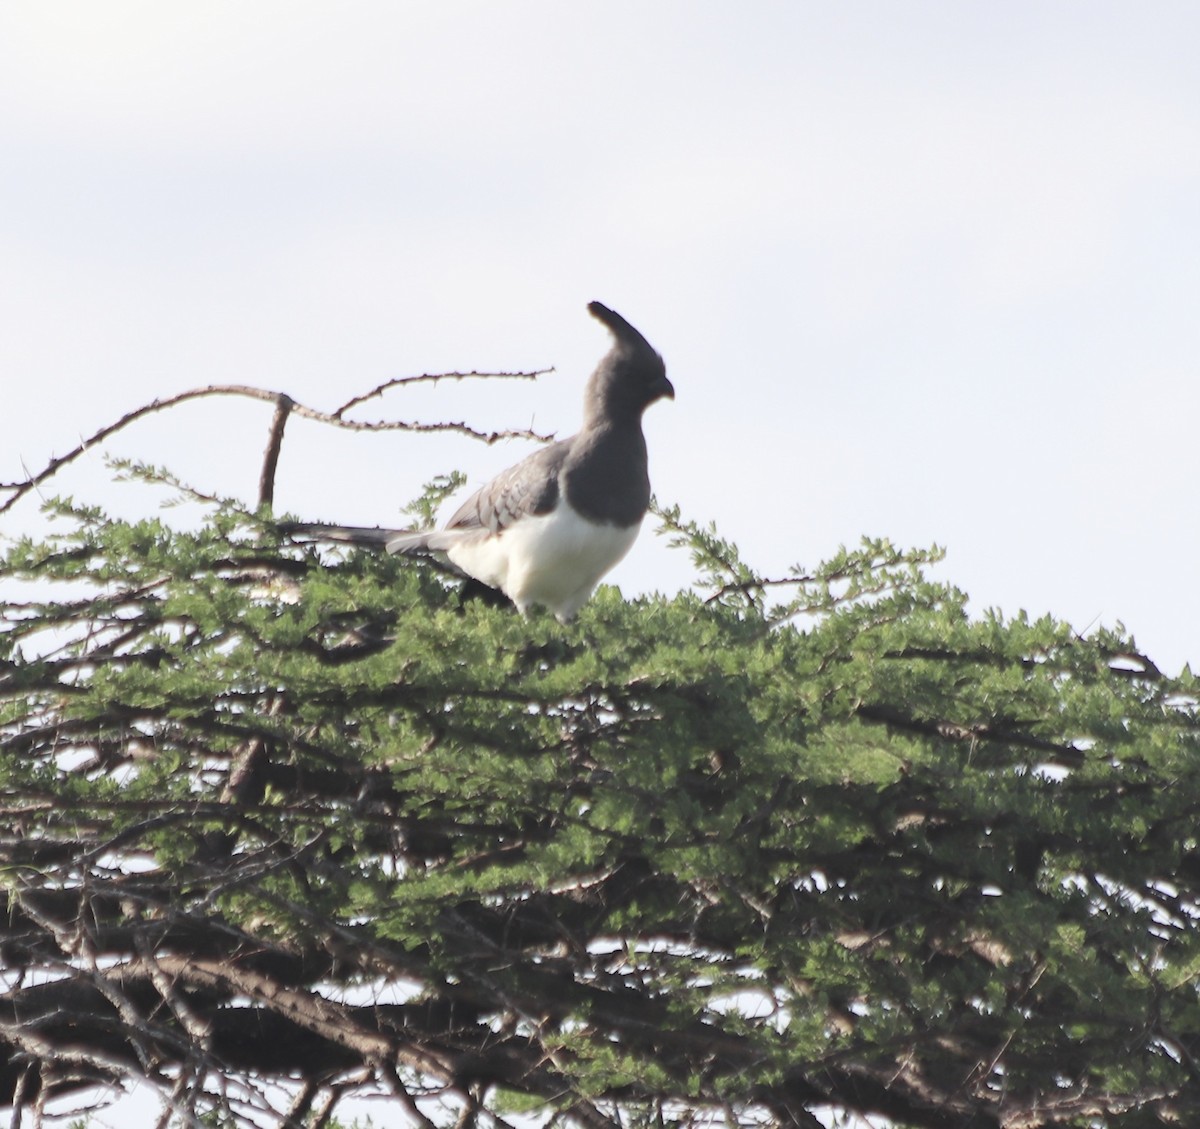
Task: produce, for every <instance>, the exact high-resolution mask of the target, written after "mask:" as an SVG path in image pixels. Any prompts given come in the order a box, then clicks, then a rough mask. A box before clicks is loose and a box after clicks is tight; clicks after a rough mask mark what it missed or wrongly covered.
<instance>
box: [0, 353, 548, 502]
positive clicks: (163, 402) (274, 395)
mask: <svg viewBox="0 0 1200 1129" xmlns="http://www.w3.org/2000/svg"><path fill="white" fill-rule="evenodd" d="M449 375H454V374H449ZM463 375H464V376H466V375H473V374H463ZM479 375H480V376H485V375H487V374H484V373H480V374H479ZM503 375H505V376H508V375H512V376H514V377H515V376H525V375H526V374H507V373H506V374H503ZM536 375H537V374H536V373H530V374H528V376H529V378H530V379H532V378H533V377H534V376H536ZM412 379H414V380H416V379H421V380H433V379H436V377H434V376H432V375H430V376H422V377H420V378H412ZM389 383H394V382H389ZM383 387H385V386H384V385H380V388H381V389H382V388H383ZM372 394H374V393H372ZM368 395H371V394H368ZM206 396H244V397H246V398H248V399H251V400H261V401H263V402H265V403H273V404H276V405H277V406H279V405H281V404H282V403H283V401H287V403H288V404H289V405H290V408H289V410H288V413H287V414H292V413H294V414H295V415H298V416H301V417H302V418H304V419H310V420H313V421H314V422H316V423H324V424H329V425H330V426H332V427H340V428H344V429H346V430H348V431H371V432H382V431H412V432H438V431H450V432H455V433H457V434H459V435H466V436H468V437H470V438H472V439H478V440H480V441H481V442H483V443H487V444H489V445H490V444H492V443H496V442H498V441H499V440H501V439H531V440H533V441H535V442H538V443H546V442H549V440H550V439H552V438H553V436H550V435H543V434H541V433H539V432H536V431H532V430H530V429H528V428H515V429H506V430H500V431H479V430H477V429H476V428H473V427H470V426H468V425H467V424H465V423H462V422H446V423H413V422H411V421H409V420H374V421H364V420H347V419H343V418H342V416H341V415H340V414H339V413H340V412H343V411H345V410H346V408H347V407H348V406H350V404H352V403H354V401H350V402H348V403H347V404H346V405H343V406H342V408H340V409H338V412H322V411H318V410H317V409H316V408H310V407H307V406H306V405H304V404H301V403H298V402H297V401H295V400H292V399H291V398H290V397H288V396H286V394H285V393H282V392H274V391H271V390H270V389H266V388H255V387H254V386H253V385H249V384H211V385H208V386H207V387H205V388H192V389H189V390H188V391H186V392H180V393H178V394H177V395H174V396H167V397H165V398H163V399H156V400H151V401H150V403H148V404H143V405H142V406H141V407H140V408H135V409H134V410H133V411H130V412H126V413H125V414H124V415H123V416H121V417H120V418H119V419H117V420H116V421H114V422H113V423H110V424H108V425H107V426H105V427H102V428H100V430H99V431H96V432H94V433H93V434H92V435H90V436H89V437H88V438H87V439H84V440H83V441H82V442H81V443H79V444H78V446H76V447H73V448H72V449H71V450H70V451H68V452H67V453H66V454H65V455H59V456H58V457H56V458H53V459H51V460H50V461H49V462H48V463H47V464H46V465H45V466H44V467H43V468H42V469H41V470H40V471H38V472H37V473H36V474H33V475H30V476H29V477H28V478H27V479H25V481H23V482H2V483H0V490H6V491H9V492H10V496H9V498H8V499H7V500H5V501H4V502H3V503H2V504H0V514H2V513H5V512H7V511H8V510H10V509H12V507H13V506H14V505H16V503H17V502H18V501H19V500H20V499H21V498H23V497H24V496H25V495H26V494H28V493H29V492H30V491H31V490H34V489H36V488H37V487H38V486H40V485H41V484H42V483H43V482H45V481H46V480H47V479H49V478H52V477H53V476H54V475H55V474H57V473H58V472H59V471H60V470H62V468H63V467H65V466H67V465H68V464H70V463H72V462H74V461H75V460H76V459H77V458H79V456H80V455H82V454H83V453H84V452H85V451H88V450H89V449H91V448H92V447H95V446H96V445H97V444H99V443H102V442H104V441H105V440H106V439H108V438H109V437H110V436H112V435H115V434H116V433H117V432H118V431H120V430H122V429H123V428H125V427H128V426H129V425H130V424H131V423H134V422H136V421H137V420H140V419H142V418H144V417H145V416H148V415H152V414H153V413H155V412H161V411H163V410H165V409H167V408H173V407H176V406H178V405H179V404H184V403H187V402H188V401H190V400H198V399H201V398H203V397H206ZM366 398H368V397H364V399H366ZM287 414H285V415H284V417H283V420H280V419H279V413H278V411H277V414H276V423H275V424H273V425H272V437H273V438H274V434H275V429H276V427H278V429H279V431H280V436H282V426H283V422H284V421H286V418H287ZM277 458H278V452H276V460H277ZM268 470H269V471H270V477H271V478H272V479H273V477H274V465H273V464H272V463H271V450H270V445H269V446H268V451H267V461H266V462H264V467H263V481H264V482H265V481H266V480H267V477H268ZM260 493H261V488H260Z"/></svg>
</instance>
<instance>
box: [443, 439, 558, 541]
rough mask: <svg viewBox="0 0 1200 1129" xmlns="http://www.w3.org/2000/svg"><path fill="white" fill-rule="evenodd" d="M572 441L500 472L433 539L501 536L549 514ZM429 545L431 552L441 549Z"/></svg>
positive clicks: (552, 507)
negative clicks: (525, 520) (524, 520)
mask: <svg viewBox="0 0 1200 1129" xmlns="http://www.w3.org/2000/svg"><path fill="white" fill-rule="evenodd" d="M572 441H573V440H572V439H562V440H559V442H557V443H551V444H550V445H549V446H548V447H543V448H541V449H540V450H538V451H534V452H533V454H531V455H529V456H528V457H526V458H524V459H522V460H521V461H520V462H519V463H515V464H514V465H513V466H510V467H509V468H508V469H507V470H504V471H501V472H500V473H499V474H498V475H496V477H495V478H493V479H492V481H491V482H489V483H488V484H487V485H486V486H481V487H480V488H479V489H478V490H476V491H475V493H474V494H472V495H471V496H470V497H469V498H468V499H467V500H466V501H465V502H463V504H462V505H461V506H459V507H458V509H457V510H456V511H455V513H454V516H453V517H451V518H450V520H449V521H448V522H447V523H446V526H445V528H444V529H442V530H439V531H438V532H437V533H436V534H434V535H433V536H434V537H435V538H440V537H442V536H447V535H449V536H451V542H450V543H453V540H457V539H459V538H460V537H461V536H462V535H463V534H467V533H476V532H478V533H485V534H491V535H495V534H498V533H503V532H504V530H506V529H508V528H509V527H510V526H512V525H513V524H514V523H516V522H518V521H520V520H521V519H522V518H524V517H532V516H534V515H536V514H545V513H549V512H550V511H551V510H552V509H554V507H555V505H557V503H558V495H559V486H558V476H559V472H560V471H561V470H562V466H563V463H564V462H565V461H566V458H567V456H568V454H570V450H571V443H572ZM440 547H442V546H439V545H437V544H435V543H434V541H432V540H431V541H430V548H440Z"/></svg>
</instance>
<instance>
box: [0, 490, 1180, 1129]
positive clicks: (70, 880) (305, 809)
mask: <svg viewBox="0 0 1200 1129" xmlns="http://www.w3.org/2000/svg"><path fill="white" fill-rule="evenodd" d="M51 509H52V511H53V514H54V516H55V519H56V524H55V527H54V532H52V533H51V534H49V535H47V536H44V537H40V538H38V539H36V540H31V539H21V540H18V541H16V542H14V543H12V544H11V545H10V546H8V548H7V551H6V553H5V555H4V557H3V560H2V562H0V577H2V578H3V580H4V582H5V583H6V585H7V589H8V594H6V596H5V598H4V600H3V613H2V620H0V627H2V630H3V634H2V636H0V742H2V745H0V780H2V782H3V800H2V805H3V818H2V820H0V876H2V879H3V881H2V884H0V898H3V909H4V912H3V914H0V957H2V963H3V970H4V971H3V984H2V985H0V987H2V989H3V990H2V992H0V1045H2V1046H3V1049H4V1055H3V1059H2V1061H0V1104H7V1105H12V1106H14V1107H15V1108H16V1109H18V1110H20V1109H22V1108H29V1109H38V1110H43V1109H44V1110H45V1111H47V1112H53V1111H54V1109H56V1108H71V1106H72V1101H78V1099H79V1098H80V1096H81V1095H85V1094H91V1093H94V1092H96V1091H95V1087H96V1085H97V1084H102V1085H103V1086H107V1087H112V1086H116V1085H122V1084H129V1083H131V1082H132V1081H134V1080H143V1081H146V1082H148V1083H149V1084H151V1085H153V1086H155V1087H157V1088H159V1089H161V1091H162V1092H163V1093H164V1094H165V1095H167V1096H168V1099H169V1104H170V1109H171V1111H172V1116H174V1117H177V1118H178V1119H179V1123H180V1124H190V1123H194V1122H198V1120H199V1119H200V1118H207V1119H209V1123H211V1121H212V1119H214V1118H215V1119H216V1120H218V1121H220V1120H221V1119H225V1120H227V1121H230V1122H234V1123H238V1124H258V1125H264V1126H266V1125H281V1126H291V1127H300V1126H318V1125H322V1124H328V1123H329V1119H330V1118H331V1117H333V1116H335V1114H336V1111H337V1109H338V1103H339V1102H340V1101H342V1100H343V1099H345V1098H346V1097H347V1096H349V1095H354V1094H364V1093H379V1094H386V1095H388V1098H389V1101H390V1102H391V1103H393V1104H392V1107H391V1108H393V1109H396V1110H398V1111H399V1112H398V1113H396V1114H394V1115H393V1114H388V1115H387V1118H395V1119H396V1120H387V1119H385V1124H393V1123H394V1124H420V1125H427V1126H428V1125H447V1124H456V1123H457V1124H461V1125H464V1126H465V1125H472V1124H479V1125H481V1126H485V1127H490V1126H504V1125H506V1124H509V1125H520V1126H525V1125H530V1124H535V1125H544V1124H547V1123H549V1122H557V1123H561V1124H570V1125H579V1126H586V1127H589V1129H599V1127H601V1126H604V1127H609V1126H618V1125H621V1126H625V1125H632V1124H641V1123H644V1124H656V1125H665V1124H695V1123H702V1124H713V1125H728V1126H733V1125H763V1124H780V1125H794V1126H805V1125H807V1126H816V1125H818V1124H828V1123H829V1122H830V1120H831V1119H836V1118H838V1117H839V1116H847V1117H848V1116H850V1115H855V1114H857V1115H871V1116H874V1117H876V1118H882V1119H885V1120H886V1122H887V1123H890V1124H893V1125H896V1126H906V1127H930V1129H938V1127H946V1129H949V1127H959V1126H972V1127H979V1129H992V1127H994V1129H1000V1127H1005V1129H1035V1127H1041V1126H1075V1127H1083V1126H1119V1127H1143V1126H1155V1125H1161V1124H1198V1123H1200V1067H1198V1066H1197V1056H1198V1055H1200V998H1198V993H1197V985H1198V979H1197V976H1198V972H1200V932H1198V930H1197V914H1198V902H1197V899H1198V897H1200V847H1198V842H1197V839H1198V835H1197V825H1198V817H1200V727H1198V714H1197V685H1196V681H1195V680H1194V679H1193V677H1192V676H1191V674H1190V671H1188V670H1185V671H1184V672H1182V674H1180V675H1178V676H1174V677H1172V676H1168V675H1167V674H1165V673H1164V672H1162V671H1160V670H1159V669H1157V668H1156V667H1155V665H1154V664H1153V663H1152V662H1151V661H1150V660H1149V659H1148V658H1147V657H1145V656H1143V655H1141V654H1140V653H1138V650H1137V648H1136V645H1135V644H1134V641H1133V640H1132V639H1131V638H1129V637H1128V636H1127V635H1126V634H1125V633H1124V632H1123V631H1119V630H1118V631H1109V630H1100V631H1096V632H1094V633H1092V634H1091V635H1089V636H1087V637H1083V636H1081V635H1080V634H1078V633H1077V632H1076V631H1075V630H1074V629H1072V628H1071V627H1070V626H1069V625H1067V624H1065V623H1061V622H1058V621H1056V620H1054V619H1052V618H1049V617H1047V618H1041V619H1031V618H1028V617H1026V616H1024V615H1018V616H1016V617H1004V616H1002V615H1000V614H999V613H991V612H988V613H983V614H975V615H972V614H968V610H967V607H966V597H965V595H964V594H963V593H962V592H960V591H958V590H957V589H955V588H954V587H953V586H952V585H949V584H947V583H944V582H942V581H939V580H936V579H932V578H931V572H930V566H931V565H932V564H933V563H934V562H935V561H936V560H937V557H938V554H937V553H936V552H923V551H902V550H899V549H896V548H894V547H893V546H891V545H890V544H889V543H887V542H886V541H864V542H863V544H862V545H861V546H859V547H857V548H855V549H853V550H843V551H840V552H838V553H837V554H835V555H834V556H833V557H832V559H830V560H829V561H828V562H826V563H824V564H822V565H820V566H819V567H817V568H814V569H802V568H799V567H798V568H797V569H796V570H794V572H793V573H792V574H791V575H788V576H782V577H773V578H767V577H763V576H760V575H758V574H757V573H756V572H755V570H754V569H753V568H752V567H751V566H749V565H748V564H746V563H745V562H743V561H742V560H741V559H740V558H739V556H738V554H737V552H736V550H735V549H734V547H733V546H732V545H730V544H728V543H727V542H726V541H724V540H722V539H721V537H720V536H718V534H717V533H716V532H715V531H713V530H712V529H709V528H703V527H700V526H698V525H696V524H693V523H691V522H689V521H687V520H685V519H684V518H682V517H681V516H680V515H679V513H678V512H677V511H674V510H669V509H668V510H663V511H660V514H659V519H660V522H661V524H662V526H663V528H664V529H665V530H666V531H667V532H668V533H669V534H670V535H671V536H673V537H674V538H675V539H676V540H677V541H679V542H680V543H681V545H683V546H684V547H686V548H687V549H690V551H691V552H692V554H693V556H694V557H695V560H696V564H697V583H696V587H695V589H694V590H693V591H689V592H685V593H682V594H679V595H677V596H674V597H673V598H665V597H644V598H639V599H634V600H625V599H623V598H622V597H621V595H620V593H619V592H617V591H616V590H614V589H612V588H609V587H603V588H601V589H600V591H599V592H598V594H597V596H596V598H595V599H594V600H593V602H592V603H591V604H590V605H589V606H588V607H586V608H585V609H584V610H583V612H582V613H581V614H580V616H579V619H578V620H577V621H576V622H575V623H573V624H571V625H570V626H568V627H562V626H560V625H559V624H557V623H556V622H554V621H553V620H552V619H551V618H550V617H549V616H535V617H533V618H531V619H529V620H523V619H521V618H520V617H518V616H517V615H515V614H514V613H513V612H512V611H511V610H510V609H506V608H499V607H494V606H490V605H489V604H488V603H486V602H485V601H479V600H461V599H459V598H458V596H457V594H456V592H455V589H454V586H453V584H451V583H450V582H448V581H447V579H446V578H445V577H444V576H443V575H441V574H439V573H437V572H435V571H433V570H430V569H429V568H427V567H425V566H424V565H423V564H422V563H421V562H412V561H406V560H402V559H394V558H389V557H387V556H385V555H383V554H380V553H373V552H368V551H361V550H353V549H344V548H338V547H335V546H330V545H321V544H299V543H296V542H295V541H294V540H293V539H291V538H289V537H288V536H287V535H286V532H284V530H283V528H281V526H279V525H278V524H276V523H275V522H274V521H273V520H272V518H271V516H270V513H269V510H267V509H265V508H257V509H256V508H253V507H246V506H241V505H239V504H237V503H234V502H231V501H216V500H214V501H212V502H211V504H209V505H208V506H207V516H206V518H205V520H204V521H203V522H201V523H199V524H198V525H196V526H195V527H194V528H190V529H181V528H172V527H170V526H168V525H167V524H165V523H164V522H163V521H162V520H160V519H157V518H155V519H147V520H143V521H135V522H127V521H121V520H116V519H113V518H110V517H108V516H107V515H106V514H105V513H103V512H101V511H100V510H98V509H96V508H93V507H88V506H83V505H78V504H75V503H72V502H70V501H69V500H59V501H57V502H54V503H52V504H51ZM56 1103H57V1104H56ZM874 1124H879V1121H878V1120H877V1121H876V1122H874Z"/></svg>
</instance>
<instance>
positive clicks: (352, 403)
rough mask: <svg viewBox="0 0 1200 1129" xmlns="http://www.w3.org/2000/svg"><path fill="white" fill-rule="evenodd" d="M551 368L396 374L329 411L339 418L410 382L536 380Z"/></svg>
mask: <svg viewBox="0 0 1200 1129" xmlns="http://www.w3.org/2000/svg"><path fill="white" fill-rule="evenodd" d="M553 371H554V369H553V368H541V369H534V370H532V371H530V372H425V373H422V374H421V375H420V376H397V377H393V378H392V379H391V380H385V381H384V382H383V383H382V384H380V385H378V386H376V387H375V388H372V389H371V391H370V392H364V393H363V394H362V395H361V396H352V397H351V398H350V399H349V400H347V401H346V402H345V403H344V404H343V405H342V406H341V407H340V408H335V409H334V410H333V412H332V413H331V414H332V415H333V418H334V419H341V418H342V416H344V415H345V414H346V413H347V412H348V411H349V410H350V409H351V408H356V407H358V405H359V404H365V403H366V402H367V401H368V400H371V399H374V398H375V397H376V396H382V395H383V394H384V393H385V392H386V391H387V390H388V389H389V388H404V387H407V386H408V385H410V384H429V383H435V382H437V381H439V380H474V379H483V380H537V378H538V377H539V376H549V375H550V373H552V372H553Z"/></svg>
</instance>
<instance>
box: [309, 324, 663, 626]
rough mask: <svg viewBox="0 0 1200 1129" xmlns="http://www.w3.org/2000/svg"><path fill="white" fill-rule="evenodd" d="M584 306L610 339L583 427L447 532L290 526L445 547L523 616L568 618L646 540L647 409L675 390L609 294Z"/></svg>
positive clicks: (399, 547)
mask: <svg viewBox="0 0 1200 1129" xmlns="http://www.w3.org/2000/svg"><path fill="white" fill-rule="evenodd" d="M587 309H588V313H590V314H591V315H592V317H594V318H596V319H597V320H598V321H600V322H601V323H602V324H603V325H605V326H606V327H607V328H608V330H609V331H610V333H611V334H612V338H613V340H612V345H611V347H610V349H609V351H608V353H607V354H606V355H605V356H604V357H603V358H602V359H601V361H600V363H599V364H598V365H597V366H596V368H595V370H594V371H593V373H592V374H591V376H590V377H589V378H588V382H587V385H586V388H585V390H584V397H583V423H582V425H581V426H580V429H579V430H578V431H577V432H576V433H575V434H574V435H572V436H570V437H569V438H567V439H560V440H559V441H557V442H555V443H551V444H549V445H548V446H545V447H542V448H540V449H539V450H537V451H534V452H533V453H532V454H530V455H528V456H527V457H526V458H524V459H522V460H521V461H520V462H518V463H515V464H514V465H513V466H511V467H509V468H508V469H507V470H504V471H501V473H500V474H498V475H497V476H496V477H495V478H493V479H492V480H491V482H489V483H487V484H486V485H484V486H482V487H480V489H478V490H476V491H475V493H474V494H472V495H471V496H470V497H469V498H467V500H466V501H465V502H463V503H462V505H461V506H459V508H458V510H457V511H456V512H455V513H454V514H453V516H452V517H451V518H450V520H449V521H448V522H446V524H445V525H444V526H443V527H442V528H441V529H436V530H427V531H421V532H413V531H408V530H384V529H355V528H354V527H345V526H323V527H322V526H314V525H311V524H293V525H292V526H291V531H292V532H302V533H314V532H316V533H322V532H323V533H325V534H326V535H330V536H332V537H334V539H337V540H350V541H360V542H362V543H371V544H375V545H378V544H381V543H382V544H383V545H384V546H385V547H386V549H387V551H388V552H389V553H398V554H428V553H436V554H441V555H444V556H445V557H446V558H448V559H449V560H450V562H451V563H452V564H453V565H454V566H456V567H457V568H458V569H459V570H461V571H462V572H463V573H465V574H466V575H467V576H468V577H470V578H472V579H473V580H475V581H478V582H479V583H480V584H483V585H485V586H486V587H488V588H492V589H496V590H498V591H500V592H502V593H503V594H504V595H505V596H507V597H508V599H509V600H511V601H512V602H513V604H515V605H516V607H517V610H518V611H520V612H521V614H522V615H525V616H528V615H529V614H530V612H531V611H532V609H533V608H534V607H537V606H540V607H544V608H546V609H548V610H549V611H550V612H552V613H553V614H554V616H555V618H557V619H558V620H559V622H560V623H564V624H565V623H568V622H570V621H571V620H572V619H573V618H574V617H575V615H576V613H577V612H578V611H579V609H580V608H581V607H583V605H584V604H586V603H587V601H588V600H589V599H590V598H591V596H592V593H593V592H594V591H595V589H596V585H597V584H599V582H600V580H601V578H602V577H603V576H604V575H605V574H606V573H607V572H608V571H609V570H610V569H612V568H613V567H614V566H615V565H616V564H617V563H618V562H619V561H620V560H621V559H622V558H623V557H624V556H625V554H626V553H628V552H629V550H630V548H632V546H633V543H634V541H635V540H636V539H637V535H638V531H639V530H640V529H641V525H642V519H643V518H644V517H645V515H646V511H647V509H648V507H649V504H650V476H649V470H648V459H647V451H646V437H645V435H644V433H643V431H642V414H643V412H645V410H646V408H648V407H649V406H650V405H651V404H653V403H655V402H656V401H658V400H660V399H664V398H666V399H670V400H673V399H674V398H675V388H674V385H672V383H671V381H670V380H669V379H668V378H667V372H666V366H665V365H664V364H663V359H662V357H661V356H659V354H658V353H657V352H656V351H655V350H654V348H653V347H652V346H651V345H650V343H649V342H648V341H647V340H646V339H645V337H643V336H642V335H641V333H639V332H638V331H637V330H636V329H635V328H634V327H633V326H632V325H630V324H629V322H627V321H626V320H625V319H624V318H623V317H622V316H621V315H620V314H618V313H617V312H616V311H615V310H610V309H609V308H608V307H607V306H605V305H603V304H601V303H600V302H590V303H589V304H588V307H587ZM356 534H357V535H358V536H355V535H356Z"/></svg>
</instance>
